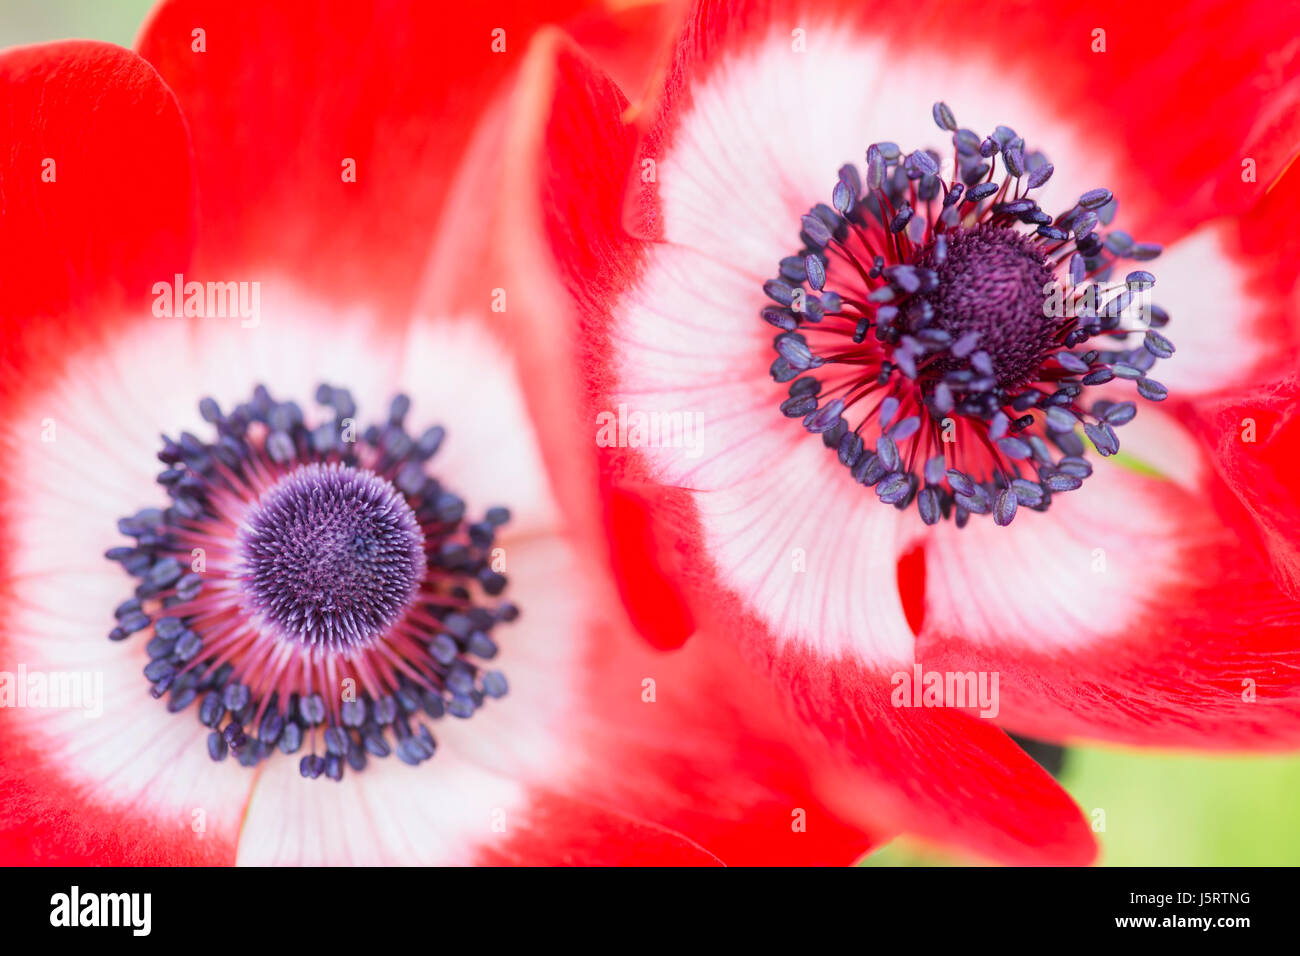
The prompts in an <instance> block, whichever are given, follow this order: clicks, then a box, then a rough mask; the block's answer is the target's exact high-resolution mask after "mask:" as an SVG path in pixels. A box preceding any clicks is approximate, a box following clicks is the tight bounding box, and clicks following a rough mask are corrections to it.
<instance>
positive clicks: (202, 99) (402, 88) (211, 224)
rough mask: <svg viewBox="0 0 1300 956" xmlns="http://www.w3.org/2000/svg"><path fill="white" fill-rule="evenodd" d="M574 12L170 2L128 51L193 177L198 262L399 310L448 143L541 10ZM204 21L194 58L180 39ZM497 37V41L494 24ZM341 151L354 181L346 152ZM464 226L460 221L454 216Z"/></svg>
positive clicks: (282, 1)
mask: <svg viewBox="0 0 1300 956" xmlns="http://www.w3.org/2000/svg"><path fill="white" fill-rule="evenodd" d="M579 6H581V4H579V3H578V2H577V0H564V2H561V3H560V5H559V6H556V5H554V4H551V5H548V7H547V8H546V9H545V10H543V9H542V8H540V7H538V6H537V5H536V4H529V3H522V2H510V3H506V4H505V5H502V4H499V3H498V4H487V5H485V4H468V5H465V6H464V7H463V8H462V9H459V10H458V12H457V15H456V17H455V19H454V23H453V22H451V21H449V20H448V18H447V15H446V11H445V10H444V9H442V8H441V7H439V6H438V5H437V4H430V3H426V2H422V0H394V2H385V3H378V2H361V3H356V2H352V0H330V2H327V3H323V4H317V5H316V6H314V7H313V9H312V12H311V15H310V16H305V15H304V14H303V10H302V6H301V4H298V3H295V2H292V0H271V2H266V3H258V4H255V5H251V6H249V5H243V4H230V3H224V2H218V0H169V2H167V3H164V4H163V5H162V6H160V7H159V8H158V9H157V10H156V11H155V12H154V14H153V16H152V17H151V19H150V20H149V22H148V24H147V25H146V27H145V29H144V31H143V33H142V35H141V37H140V40H139V44H138V46H139V49H140V52H141V54H142V55H143V56H144V57H145V58H146V59H148V60H149V61H150V62H152V63H153V64H154V65H155V66H157V68H158V71H159V72H160V73H161V74H162V75H163V77H164V79H166V81H167V83H168V85H169V86H170V87H171V88H172V89H173V90H175V91H176V95H177V97H178V98H179V99H180V102H181V104H182V107H183V109H184V111H185V116H186V119H187V120H188V122H189V124H190V130H191V134H192V135H193V138H194V147H195V155H196V157H197V169H198V179H199V182H200V184H201V191H200V200H199V201H200V211H201V216H202V224H203V225H202V235H201V247H200V257H199V261H198V262H197V263H196V269H199V268H201V269H202V270H204V272H205V278H206V277H207V275H206V274H211V275H212V276H214V277H218V278H234V277H238V276H243V275H245V274H247V273H249V272H250V270H252V271H253V272H254V275H253V277H254V278H257V277H259V274H258V273H256V270H259V269H263V270H264V269H266V268H268V267H269V268H276V269H282V270H285V271H287V272H289V273H290V274H291V275H293V276H296V277H297V278H298V279H299V280H300V281H301V282H302V283H304V284H306V285H309V286H310V287H311V288H312V289H313V291H314V292H316V293H317V294H318V295H320V296H322V297H331V296H332V297H334V298H335V300H336V301H339V300H348V299H353V300H358V299H360V300H365V301H368V302H375V303H377V304H379V305H381V306H383V307H385V308H388V309H391V310H393V314H395V315H398V316H401V317H402V318H405V316H406V313H407V310H408V309H409V307H410V304H411V302H412V297H413V295H414V293H415V290H416V283H417V280H418V278H419V276H420V274H421V273H422V271H423V269H424V266H425V263H426V259H427V257H428V254H429V250H430V247H431V245H432V241H433V236H434V230H435V227H436V226H437V224H438V220H439V213H440V210H441V207H442V205H443V202H444V200H445V198H446V194H447V190H448V185H449V183H450V181H451V179H452V174H453V173H454V171H455V169H456V164H457V163H458V161H459V159H460V155H461V152H462V150H463V148H464V147H465V144H466V143H467V142H468V140H469V136H470V133H471V131H472V129H473V127H474V124H475V123H477V121H478V120H479V118H480V116H481V114H482V111H483V108H484V105H485V104H487V103H489V102H490V99H491V96H492V94H493V92H494V91H495V90H496V89H497V88H498V87H499V85H500V83H501V81H502V80H503V78H504V77H505V76H506V75H507V74H508V73H509V72H510V71H511V70H513V69H514V68H515V67H516V66H517V65H518V63H519V61H520V58H521V57H522V56H523V55H524V51H525V50H526V49H527V45H528V39H529V37H530V35H531V34H532V32H533V30H534V29H535V28H536V26H537V23H538V20H539V18H542V17H545V18H548V19H549V18H552V17H554V18H563V17H564V16H566V15H568V14H569V13H570V12H571V11H572V10H574V9H576V8H578V7H579ZM199 29H201V30H203V31H205V33H204V36H203V42H204V44H205V50H204V52H195V51H194V49H193V46H194V44H195V43H196V40H195V38H194V36H193V32H194V31H195V30H199ZM496 29H501V30H504V31H505V35H504V42H505V45H506V48H505V51H504V52H500V53H497V52H493V49H492V44H493V41H494V36H493V31H494V30H496ZM349 159H350V160H353V161H355V166H356V177H355V182H345V181H344V163H345V161H346V160H349ZM453 228H457V229H473V228H475V225H474V223H472V222H462V223H456V224H454V225H453Z"/></svg>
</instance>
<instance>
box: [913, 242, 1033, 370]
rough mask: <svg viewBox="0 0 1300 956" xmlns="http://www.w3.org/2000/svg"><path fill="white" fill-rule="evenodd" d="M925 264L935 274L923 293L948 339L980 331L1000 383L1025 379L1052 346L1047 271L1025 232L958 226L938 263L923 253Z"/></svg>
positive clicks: (977, 346) (982, 346)
mask: <svg viewBox="0 0 1300 956" xmlns="http://www.w3.org/2000/svg"><path fill="white" fill-rule="evenodd" d="M923 264H924V265H925V266H926V267H928V268H931V269H934V270H935V272H937V273H938V275H939V285H938V288H936V289H934V290H933V291H931V292H928V293H925V294H924V298H925V299H927V300H928V301H929V303H930V304H931V305H932V306H933V307H934V311H935V324H936V325H938V326H939V327H940V328H943V329H944V330H946V331H947V332H949V333H950V334H951V335H952V337H953V339H954V340H956V339H960V338H961V337H962V336H964V335H967V334H969V333H970V332H978V333H979V340H978V344H977V345H976V348H978V349H980V350H983V351H985V352H987V353H988V355H989V358H990V359H991V360H992V363H993V374H994V377H995V378H996V379H997V381H998V385H999V386H1000V387H1002V388H1004V389H1007V390H1012V389H1015V388H1016V387H1018V386H1020V385H1022V384H1024V383H1025V382H1026V381H1028V380H1029V378H1030V377H1031V375H1032V374H1033V373H1034V372H1035V371H1036V370H1037V369H1038V367H1039V365H1040V364H1041V362H1042V360H1043V358H1044V356H1045V355H1047V354H1048V353H1049V352H1051V351H1053V350H1054V348H1055V347H1056V346H1055V345H1054V344H1053V343H1052V334H1053V331H1054V328H1055V324H1054V323H1053V322H1052V321H1051V320H1050V319H1049V317H1048V316H1047V315H1046V314H1045V312H1044V305H1045V303H1046V301H1047V297H1048V294H1047V292H1046V291H1045V289H1047V287H1048V286H1049V285H1050V283H1051V282H1052V281H1053V273H1052V270H1051V268H1049V266H1048V264H1047V262H1046V261H1045V260H1044V258H1043V256H1042V254H1041V253H1040V252H1039V251H1038V250H1036V249H1035V248H1034V246H1033V244H1032V243H1031V242H1030V241H1029V239H1028V238H1027V237H1026V236H1024V235H1022V234H1020V233H1018V232H1014V231H1012V230H1010V229H1000V228H997V227H992V226H979V227H976V228H974V229H962V230H959V231H957V232H955V233H953V234H951V235H950V237H949V239H948V250H947V257H946V259H945V260H944V261H943V262H942V263H936V262H934V261H933V259H932V258H931V257H930V256H929V255H927V256H926V258H925V261H924V262H923Z"/></svg>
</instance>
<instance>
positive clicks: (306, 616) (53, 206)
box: [0, 0, 1059, 864]
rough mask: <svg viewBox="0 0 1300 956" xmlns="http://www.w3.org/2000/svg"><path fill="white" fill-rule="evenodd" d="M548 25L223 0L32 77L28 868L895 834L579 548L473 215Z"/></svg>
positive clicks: (606, 852)
mask: <svg viewBox="0 0 1300 956" xmlns="http://www.w3.org/2000/svg"><path fill="white" fill-rule="evenodd" d="M561 13H563V11H552V15H557V14H561ZM626 16H628V17H630V18H632V19H633V20H634V21H635V22H637V23H638V24H640V25H641V26H642V27H648V26H650V25H652V24H653V23H654V22H657V21H656V19H655V17H656V16H657V14H653V15H652V11H648V10H646V9H637V10H633V11H629V12H628V13H627V14H626ZM533 20H534V16H533V14H532V13H531V12H530V10H529V9H528V5H526V4H507V5H506V6H504V7H502V6H501V5H499V4H498V5H494V6H492V7H491V8H490V9H486V8H485V9H483V10H478V9H468V8H467V9H462V10H459V11H458V14H457V18H456V19H454V20H448V19H447V18H446V17H445V16H444V15H443V14H442V13H441V12H440V11H438V10H437V9H436V6H435V5H430V4H425V3H420V2H396V3H387V2H376V3H373V4H370V3H355V2H339V3H337V4H334V3H331V4H327V5H324V6H323V7H321V6H318V7H317V8H316V9H315V10H314V13H313V16H312V18H310V19H304V18H303V16H302V14H301V12H300V5H298V4H295V3H291V2H268V3H261V4H257V5H255V6H252V7H248V8H246V9H241V8H239V7H238V5H230V4H225V3H218V2H199V0H195V2H174V3H167V4H164V5H163V6H162V7H161V8H160V9H159V10H158V11H157V12H156V13H155V15H154V16H153V18H152V19H151V21H150V22H149V24H148V26H147V28H146V30H145V32H144V34H143V36H142V38H141V41H140V44H139V50H140V55H136V54H135V53H131V52H129V51H126V50H123V49H120V48H117V47H113V46H109V45H105V44H100V43H91V42H79V41H71V42H65V43H57V44H50V45H44V46H36V47H28V48H22V49H15V50H11V51H8V52H6V53H4V54H2V55H0V97H2V99H0V111H2V112H0V115H3V117H4V120H5V123H6V126H7V128H8V129H10V130H11V131H12V132H11V140H12V148H11V149H10V150H8V151H6V154H5V157H4V160H3V164H0V210H2V218H0V229H2V231H0V236H2V239H0V264H2V268H0V282H2V283H3V292H2V294H0V310H2V313H0V321H2V322H3V330H4V345H3V367H4V374H3V376H2V377H0V410H2V414H0V434H2V435H3V449H4V454H5V456H6V461H5V467H4V469H3V474H2V477H0V489H2V494H0V534H2V535H3V543H4V547H3V549H0V587H2V588H3V594H4V597H5V603H6V607H7V612H6V614H5V616H4V620H3V623H0V681H2V682H3V683H2V684H0V692H3V693H4V695H5V698H4V704H5V706H4V707H3V708H0V790H3V792H4V802H3V809H2V810H0V858H2V859H3V860H4V862H6V863H18V862H35V863H113V864H123V863H154V864H157V863H181V862H202V863H231V862H251V863H316V862H326V863H330V862H339V863H342V862H350V863H468V862H493V863H555V862H569V863H572V862H583V863H612V862H641V863H645V862H652V863H696V862H700V863H716V862H718V861H719V860H722V861H725V862H741V863H743V862H823V863H846V862H849V861H851V860H853V859H855V858H856V857H857V856H859V855H861V854H862V853H863V852H865V851H866V850H867V849H869V848H870V847H871V846H873V845H874V844H875V843H876V842H877V841H878V840H879V839H880V838H881V837H882V836H885V835H887V830H886V829H885V828H886V827H887V826H889V825H890V824H889V823H887V822H886V823H880V824H878V823H877V822H876V818H875V817H874V816H873V815H870V814H872V813H873V807H874V803H873V796H872V795H873V793H874V791H873V789H872V788H873V787H874V781H873V780H872V779H871V778H870V777H869V776H868V775H865V774H863V773H862V772H861V771H860V770H859V769H858V768H855V767H853V766H851V765H848V764H842V762H841V761H840V760H839V757H838V755H837V754H835V753H834V752H832V751H831V750H829V749H828V748H826V747H824V746H822V745H820V744H818V743H817V742H816V741H815V740H813V739H811V738H810V737H809V736H808V735H807V733H806V732H805V731H804V729H803V728H802V727H799V726H795V725H792V724H791V723H790V722H789V721H786V720H784V719H782V718H781V716H780V700H779V696H778V695H777V694H776V693H775V691H774V688H772V687H771V685H770V684H769V683H768V682H766V681H763V680H758V679H756V678H755V677H753V676H752V675H750V674H749V673H748V672H747V671H746V669H745V666H744V665H743V663H742V662H741V659H740V657H739V655H738V653H737V652H736V650H735V649H734V648H730V647H728V646H726V645H722V644H717V645H707V644H701V645H700V646H699V647H698V649H692V651H691V652H689V653H686V654H680V655H671V656H668V655H663V654H660V653H658V652H656V651H654V650H653V649H651V648H648V647H646V646H645V645H644V643H643V642H642V641H640V640H639V639H637V638H636V637H635V636H634V635H632V634H631V633H630V632H628V631H626V629H624V628H623V627H621V626H620V624H619V621H620V620H622V617H621V610H619V605H618V602H617V600H616V599H611V597H610V595H612V594H613V592H612V590H610V589H609V588H608V583H607V579H606V578H605V577H603V576H602V575H601V573H600V572H599V569H600V567H601V566H602V562H601V561H600V560H598V559H597V558H596V557H593V556H592V553H591V552H590V550H589V545H588V543H587V542H585V541H582V540H580V539H576V538H574V537H573V536H568V535H566V534H564V533H563V531H562V526H561V523H560V521H559V510H558V508H557V507H556V506H555V503H554V489H553V483H552V481H551V479H550V478H549V477H548V475H547V473H546V471H545V469H544V466H543V463H542V456H541V452H540V449H539V441H538V438H537V436H536V433H535V432H534V430H533V427H532V425H531V423H530V420H529V414H528V411H527V409H526V405H525V400H524V398H523V394H522V390H521V386H520V384H519V380H518V378H517V375H516V364H515V362H514V361H513V360H512V359H511V358H510V355H509V352H508V350H507V349H506V347H505V345H504V344H503V340H504V339H505V338H506V337H507V336H508V335H509V334H511V331H510V328H509V326H508V324H507V322H508V320H509V318H510V317H511V313H510V312H506V313H500V312H498V311H495V310H494V309H493V308H492V305H493V303H494V302H495V301H496V299H497V293H498V290H499V287H500V286H502V285H503V283H502V282H501V280H500V279H499V278H497V276H495V275H494V274H493V273H492V271H491V268H490V267H489V262H488V259H487V257H485V256H483V255H481V254H480V249H479V244H480V243H481V242H482V241H483V239H484V238H485V236H484V235H483V234H481V233H476V230H475V227H474V221H473V218H472V217H468V218H457V217H456V216H454V215H453V211H454V210H457V209H462V208H464V206H463V203H465V202H470V203H472V202H473V201H474V197H469V198H468V199H466V198H465V197H460V198H457V195H456V193H457V187H456V186H454V185H453V183H454V182H455V181H457V179H456V175H455V171H456V165H457V162H458V161H459V160H460V157H461V156H462V154H463V153H464V151H465V150H466V149H468V148H469V142H470V138H471V133H472V130H473V128H474V125H475V123H476V122H477V121H478V119H479V111H480V109H486V108H487V107H488V106H490V103H491V100H490V99H489V97H490V94H491V93H492V92H493V91H494V90H496V89H498V88H500V87H501V84H502V82H503V80H504V78H505V77H506V76H507V75H508V74H509V73H510V72H512V71H514V70H516V69H517V67H518V65H519V63H520V61H521V59H522V58H523V54H524V50H525V49H526V47H527V44H528V40H529V36H530V35H531V33H532V32H533V28H534V26H535V24H534V22H533ZM499 28H500V29H504V33H503V34H501V35H500V36H502V37H504V42H505V43H506V44H507V47H506V50H505V52H504V53H498V52H496V51H494V50H493V48H492V45H493V44H494V42H496V41H497V40H498V39H499V38H500V37H499V36H498V34H497V33H496V32H495V31H496V30H498V29H499ZM575 29H576V30H577V31H578V35H582V34H583V28H582V21H578V24H577V26H576V27H575ZM591 35H592V36H593V37H594V42H600V41H601V40H602V38H604V39H605V40H608V41H609V43H608V45H607V47H606V49H607V52H609V53H610V56H611V58H610V59H609V60H608V62H611V63H613V64H615V66H617V65H618V64H619V63H626V64H635V62H636V57H635V56H633V54H634V53H635V49H634V48H631V47H623V48H619V46H618V37H619V36H621V34H618V33H614V34H610V33H608V32H607V31H606V28H605V25H604V24H603V23H600V24H597V25H595V26H593V27H592V31H591ZM620 49H621V52H620ZM620 56H626V57H628V58H625V59H622V60H620V59H619V57H620ZM631 71H632V67H631V66H629V75H632V72H631ZM486 129H488V131H489V133H493V131H494V130H497V129H498V127H495V126H493V125H492V124H491V123H489V124H488V125H487V127H486ZM471 152H472V151H471ZM353 174H354V175H353ZM431 250H432V253H431ZM518 299H519V296H512V298H511V299H510V306H509V308H510V309H512V310H513V309H514V308H515V304H514V303H516V302H517V301H518ZM160 433H161V435H162V436H163V437H161V438H160V437H159V435H160ZM503 506H504V507H503ZM592 569H596V570H595V571H593V570H592ZM1058 838H1059V834H1057V833H1054V832H1044V833H1041V834H1037V835H1035V840H1036V841H1038V842H1039V843H1043V844H1048V843H1050V842H1051V841H1052V840H1055V839H1058ZM1025 852H1029V851H1028V850H1026V851H1025Z"/></svg>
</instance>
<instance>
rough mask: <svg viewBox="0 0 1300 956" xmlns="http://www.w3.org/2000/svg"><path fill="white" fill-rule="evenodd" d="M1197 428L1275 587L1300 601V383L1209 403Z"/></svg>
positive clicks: (1288, 382) (1293, 381)
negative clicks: (1253, 536)
mask: <svg viewBox="0 0 1300 956" xmlns="http://www.w3.org/2000/svg"><path fill="white" fill-rule="evenodd" d="M1195 427H1197V428H1198V430H1199V431H1200V433H1201V434H1202V435H1203V436H1204V437H1205V439H1206V440H1207V442H1208V443H1209V446H1210V448H1211V449H1212V452H1211V454H1212V458H1213V461H1214V464H1215V467H1216V468H1217V469H1218V472H1219V475H1220V477H1221V478H1222V479H1223V482H1224V484H1225V485H1226V486H1227V489H1228V490H1229V491H1230V492H1231V494H1232V495H1233V496H1235V498H1236V500H1237V501H1238V502H1240V505H1241V507H1242V508H1243V509H1244V510H1245V511H1246V513H1247V514H1248V515H1249V516H1250V518H1251V519H1252V520H1253V523H1254V526H1255V531H1256V533H1257V534H1258V536H1259V538H1260V539H1261V540H1262V542H1263V545H1264V548H1265V550H1266V551H1267V553H1268V556H1269V559H1270V562H1271V570H1272V577H1273V581H1274V583H1275V584H1276V585H1277V586H1278V587H1279V588H1280V589H1281V590H1282V591H1283V592H1285V593H1286V594H1288V595H1290V596H1291V597H1292V598H1294V599H1297V600H1300V379H1297V378H1295V377H1294V376H1293V377H1291V378H1288V379H1286V380H1284V381H1280V382H1275V383H1273V384H1271V385H1268V386H1265V387H1263V388H1259V389H1256V390H1254V391H1253V392H1249V393H1244V394H1240V395H1233V396H1230V397H1226V398H1222V399H1219V400H1218V401H1215V402H1212V403H1207V405H1206V407H1205V408H1204V409H1203V410H1202V411H1201V412H1200V414H1199V415H1198V416H1197V417H1196V419H1195Z"/></svg>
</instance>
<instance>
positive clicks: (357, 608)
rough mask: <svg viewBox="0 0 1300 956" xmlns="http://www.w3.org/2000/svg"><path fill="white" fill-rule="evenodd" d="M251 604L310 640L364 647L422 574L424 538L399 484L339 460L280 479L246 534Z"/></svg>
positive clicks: (398, 610) (395, 614) (243, 546)
mask: <svg viewBox="0 0 1300 956" xmlns="http://www.w3.org/2000/svg"><path fill="white" fill-rule="evenodd" d="M240 550H241V552H242V554H243V558H244V562H245V566H246V575H247V577H246V579H245V580H246V587H247V590H248V595H249V598H250V599H251V602H252V604H253V605H254V606H255V607H256V608H257V609H258V610H259V611H261V612H262V613H263V614H264V615H265V616H266V617H267V618H268V619H269V620H270V621H272V622H274V624H275V625H276V626H277V627H278V628H279V629H280V630H281V632H283V633H285V634H288V635H292V636H293V637H295V638H297V639H298V640H299V641H301V642H303V643H304V644H318V643H321V644H325V645H327V646H330V647H341V646H363V645H366V644H370V643H372V642H373V641H374V640H375V638H376V637H378V636H379V635H381V634H382V633H383V632H384V631H385V630H386V629H388V628H389V627H391V626H392V625H393V623H394V622H396V621H397V619H398V618H399V617H400V616H401V615H402V613H403V612H404V611H405V610H406V608H407V606H408V605H409V603H410V601H411V599H412V597H414V595H415V593H416V590H417V588H418V587H419V584H420V581H421V579H422V578H423V576H424V564H425V561H424V537H423V534H422V533H421V530H420V525H419V522H418V521H417V520H416V518H415V512H414V511H412V510H411V506H410V505H409V504H407V503H406V501H405V500H404V499H403V498H402V495H401V493H400V492H399V491H398V490H397V489H396V488H394V487H393V485H392V483H391V482H389V481H387V480H385V479H383V478H380V477H379V476H378V475H376V474H374V473H373V472H371V471H366V470H363V469H356V468H348V467H345V466H342V465H340V464H338V463H334V464H328V465H321V464H317V463H313V464H309V465H304V466H303V467H301V468H300V469H299V470H297V471H295V472H292V473H290V474H288V475H286V476H285V477H284V478H282V479H281V480H280V481H279V483H277V484H276V485H275V486H274V487H273V488H271V490H270V491H269V492H267V493H266V495H264V496H263V498H262V500H261V501H260V502H259V503H258V504H257V506H256V507H255V508H254V509H253V512H252V514H251V515H250V516H249V518H248V521H247V524H246V525H245V527H244V528H242V529H241V531H240Z"/></svg>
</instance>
